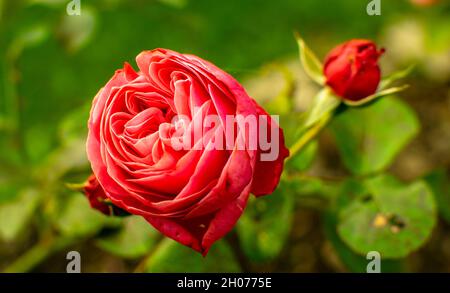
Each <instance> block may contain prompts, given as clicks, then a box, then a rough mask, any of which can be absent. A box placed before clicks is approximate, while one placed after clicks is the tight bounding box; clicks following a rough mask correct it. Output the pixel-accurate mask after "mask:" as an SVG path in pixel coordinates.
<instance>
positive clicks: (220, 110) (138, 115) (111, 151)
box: [87, 49, 288, 255]
mask: <svg viewBox="0 0 450 293" xmlns="http://www.w3.org/2000/svg"><path fill="white" fill-rule="evenodd" d="M136 61H137V65H138V67H139V69H140V71H139V72H136V71H134V70H133V68H131V66H130V65H128V64H125V66H124V68H123V69H122V70H118V71H116V74H115V75H114V76H113V77H112V79H111V80H110V81H109V82H108V83H107V84H106V85H105V87H103V88H102V89H101V90H100V91H99V93H98V94H97V96H96V97H95V99H94V101H93V105H92V109H91V115H90V119H89V125H88V126H89V134H88V140H87V154H88V158H89V160H90V162H91V166H92V170H93V172H94V174H95V176H96V178H97V180H98V182H99V184H100V185H101V186H102V187H103V189H104V191H105V195H106V196H107V198H108V199H109V200H110V201H111V202H112V203H113V204H114V205H115V206H117V207H119V208H121V209H123V210H125V211H127V212H129V213H131V214H136V215H141V216H143V217H144V218H145V219H146V220H147V221H148V222H150V224H152V225H153V226H154V227H155V228H156V229H158V230H159V231H161V233H163V234H165V235H166V236H168V237H170V238H172V239H174V240H176V241H178V242H180V243H182V244H184V245H187V246H189V247H192V248H193V249H195V250H197V251H199V252H201V253H203V254H204V255H205V254H206V253H207V252H208V249H209V248H210V246H211V245H212V244H213V243H214V242H215V241H216V240H218V239H219V238H221V237H223V236H224V235H225V234H226V233H227V232H228V231H230V230H231V228H232V227H233V226H234V224H235V223H236V221H237V220H238V218H239V217H240V215H241V214H242V212H243V210H244V208H245V206H246V203H247V200H248V197H249V194H250V193H253V194H254V195H256V196H260V195H265V194H270V193H272V192H273V190H274V189H275V187H276V186H277V185H278V182H279V179H280V175H281V172H282V170H283V161H284V159H285V158H286V157H287V156H288V150H287V149H286V148H285V146H284V137H283V133H282V131H281V129H279V127H278V125H277V123H276V121H275V120H274V119H272V118H271V117H270V116H269V115H268V114H267V113H266V112H265V111H264V110H263V109H262V108H261V107H260V106H259V105H258V104H257V103H256V102H255V101H254V100H253V99H251V98H250V97H249V96H248V95H247V93H246V92H245V90H244V89H243V88H242V86H241V85H240V84H239V83H238V82H237V81H236V80H235V79H234V78H233V77H231V76H230V75H228V74H227V73H225V72H224V71H222V70H221V69H219V68H217V67H216V66H214V65H213V64H211V63H209V62H207V61H204V60H202V59H200V58H198V57H196V56H192V55H184V54H179V53H177V52H173V51H170V50H166V49H156V50H153V51H145V52H142V53H141V54H139V55H138V56H137V58H136ZM238 115H240V116H242V117H253V116H254V117H263V118H265V119H266V121H267V123H266V124H265V125H264V124H263V123H261V122H258V127H257V128H252V127H249V125H247V126H246V125H244V126H242V124H238V125H237V126H236V127H234V126H233V127H232V129H230V128H227V127H225V122H224V121H225V118H227V117H229V116H233V117H235V116H238ZM178 116H183V117H185V118H186V119H185V120H174V118H176V117H178ZM209 116H212V117H214V116H216V117H219V119H218V120H219V121H218V125H216V127H215V128H213V133H212V135H211V132H208V133H206V134H205V133H204V132H202V130H205V129H206V128H208V127H206V126H204V125H202V123H198V122H202V121H203V120H206V118H205V117H209ZM174 121H175V122H174ZM177 121H178V122H177ZM180 121H181V123H180ZM208 129H211V128H208ZM233 130H234V131H233ZM274 131H275V132H276V133H277V134H276V135H272V136H271V133H272V134H273V133H274ZM198 133H202V135H201V136H200V137H198V135H197V134H198ZM263 136H269V137H270V138H271V140H272V141H274V142H275V144H276V145H277V146H278V147H279V149H278V150H279V151H278V155H277V156H276V158H275V159H273V160H262V159H261V158H262V155H263V154H265V153H267V148H263V147H260V145H258V147H257V148H252V147H250V145H251V144H252V141H254V140H255V139H256V140H258V139H260V138H261V137H263ZM230 138H232V140H230ZM173 139H175V140H179V141H183V142H184V141H192V144H191V147H190V148H188V149H185V148H182V149H180V148H178V147H175V146H174V144H173V141H174V140H173ZM220 139H224V140H225V142H226V145H227V148H226V149H216V148H210V147H209V146H211V145H212V144H214V143H217V141H219V140H220ZM200 143H203V144H204V145H206V146H207V147H198V146H199V145H200ZM192 146H194V147H192Z"/></svg>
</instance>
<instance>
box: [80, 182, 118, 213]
mask: <svg viewBox="0 0 450 293" xmlns="http://www.w3.org/2000/svg"><path fill="white" fill-rule="evenodd" d="M84 194H86V197H87V198H88V200H89V203H90V205H91V207H92V208H93V209H96V210H98V211H100V212H102V213H103V214H105V215H111V212H112V210H111V207H110V206H109V205H108V204H106V202H105V200H106V199H107V196H106V194H105V191H104V190H103V188H102V186H101V185H100V184H99V183H98V181H97V178H96V177H95V175H91V176H89V178H88V180H87V182H86V184H85V186H84Z"/></svg>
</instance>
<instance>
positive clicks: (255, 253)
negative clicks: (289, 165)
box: [237, 186, 294, 262]
mask: <svg viewBox="0 0 450 293" xmlns="http://www.w3.org/2000/svg"><path fill="white" fill-rule="evenodd" d="M293 208H294V202H293V198H292V196H290V194H289V192H287V190H286V188H284V187H282V186H280V187H279V188H278V189H277V190H276V191H275V192H274V193H273V194H271V195H269V196H265V197H261V198H258V199H252V200H251V201H250V202H249V205H248V207H247V209H246V210H245V213H244V214H243V215H242V217H241V218H240V220H239V222H238V225H237V231H238V235H239V240H240V243H241V246H242V249H243V250H244V252H245V254H246V255H247V257H249V258H250V259H251V260H252V261H255V262H264V261H269V260H272V259H274V258H275V257H277V256H278V255H279V254H280V252H281V250H282V249H283V247H284V245H285V243H286V240H287V239H288V236H289V232H290V230H291V225H292V217H293Z"/></svg>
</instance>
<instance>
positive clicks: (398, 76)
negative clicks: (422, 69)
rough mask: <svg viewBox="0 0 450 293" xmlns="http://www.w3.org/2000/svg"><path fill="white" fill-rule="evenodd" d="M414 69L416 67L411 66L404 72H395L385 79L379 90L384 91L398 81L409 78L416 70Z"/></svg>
mask: <svg viewBox="0 0 450 293" xmlns="http://www.w3.org/2000/svg"><path fill="white" fill-rule="evenodd" d="M414 67H415V65H410V66H408V67H407V68H405V69H403V70H400V71H396V72H393V73H391V74H390V75H388V76H386V77H384V78H383V79H382V80H381V82H380V85H379V87H378V90H379V91H383V90H385V89H387V88H388V87H389V86H390V85H391V84H393V83H394V82H396V81H397V80H400V79H402V78H405V77H407V76H408V75H409V74H410V73H411V72H412V71H413V70H414Z"/></svg>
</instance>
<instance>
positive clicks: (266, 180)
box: [251, 103, 289, 197]
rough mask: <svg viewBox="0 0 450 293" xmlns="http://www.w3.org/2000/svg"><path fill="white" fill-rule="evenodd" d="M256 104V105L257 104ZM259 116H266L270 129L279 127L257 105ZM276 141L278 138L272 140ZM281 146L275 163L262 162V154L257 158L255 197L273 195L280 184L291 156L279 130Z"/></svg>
mask: <svg viewBox="0 0 450 293" xmlns="http://www.w3.org/2000/svg"><path fill="white" fill-rule="evenodd" d="M255 104H256V103H255ZM256 107H257V110H258V115H266V116H267V118H268V119H267V120H268V121H269V129H271V128H272V127H279V126H278V125H277V123H276V122H275V121H273V120H272V118H271V117H270V116H269V114H267V112H266V111H265V110H264V109H263V108H261V107H260V106H259V105H257V104H256ZM271 139H272V140H273V139H276V138H271ZM276 143H278V146H279V153H278V158H277V159H276V160H275V161H262V160H261V158H260V154H258V156H257V162H256V166H255V172H254V175H253V183H252V189H251V192H252V193H253V194H254V195H255V196H257V197H258V196H262V195H267V194H271V193H272V192H273V191H274V190H275V188H276V187H277V186H278V183H279V182H280V177H281V173H282V172H283V164H284V160H285V159H286V158H287V157H288V156H289V150H288V149H287V148H286V146H285V144H284V134H283V130H282V129H281V128H279V137H278V140H277V141H276Z"/></svg>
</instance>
